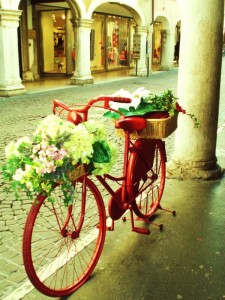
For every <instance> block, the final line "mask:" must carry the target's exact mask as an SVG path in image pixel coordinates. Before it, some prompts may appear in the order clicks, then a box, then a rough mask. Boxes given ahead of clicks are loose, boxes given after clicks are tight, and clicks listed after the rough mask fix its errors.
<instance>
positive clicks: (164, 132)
mask: <svg viewBox="0 0 225 300" xmlns="http://www.w3.org/2000/svg"><path fill="white" fill-rule="evenodd" d="M146 121H147V126H146V128H145V129H143V130H141V131H134V132H132V133H131V135H130V138H131V139H138V138H144V139H163V138H166V137H168V136H169V135H170V134H171V133H173V132H174V131H175V130H176V128H177V116H172V117H169V118H165V119H146ZM116 134H117V136H119V137H123V136H124V131H123V129H116Z"/></svg>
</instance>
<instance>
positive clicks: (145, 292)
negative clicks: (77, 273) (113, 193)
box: [0, 58, 225, 300]
mask: <svg viewBox="0 0 225 300" xmlns="http://www.w3.org/2000/svg"><path fill="white" fill-rule="evenodd" d="M177 75H178V70H177V69H174V70H172V71H170V72H159V73H154V74H153V75H152V76H151V77H150V78H146V77H143V78H136V77H130V78H128V79H127V78H126V79H120V80H119V81H113V82H110V83H107V82H105V83H97V84H94V85H87V86H71V87H67V88H65V89H64V88H63V89H57V88H56V89H55V90H54V91H52V90H51V91H44V92H40V93H38V92H35V93H32V92H29V93H28V94H27V95H23V96H17V97H11V98H0V120H1V127H0V163H1V164H2V163H3V162H4V148H5V146H6V145H7V144H8V143H9V142H10V141H11V140H16V139H18V138H20V137H22V136H25V135H31V134H32V132H33V130H34V129H35V128H36V125H37V124H38V123H39V121H40V120H41V119H42V118H44V117H45V116H46V115H48V114H51V107H52V99H54V98H56V99H59V100H61V101H63V102H65V103H67V104H72V103H74V102H79V103H85V102H86V101H87V100H89V99H91V98H92V97H96V96H98V95H101V94H112V93H113V92H115V91H116V90H119V89H120V88H125V89H127V90H129V91H134V90H135V89H137V88H138V87H141V86H143V87H145V88H147V89H149V90H150V91H152V92H155V93H159V92H161V91H162V90H166V89H170V90H173V91H174V92H176V88H177ZM221 84H222V85H221V100H220V101H221V104H220V114H219V123H218V144H217V158H218V163H219V164H220V165H221V166H222V167H223V168H225V58H223V71H222V80H221ZM96 114H97V117H98V118H99V117H100V111H97V112H96ZM95 116H96V115H95ZM105 124H106V126H107V128H108V130H109V133H110V136H111V137H112V138H113V139H114V140H117V142H118V144H119V145H120V144H121V143H120V141H119V139H118V138H117V137H116V136H115V134H114V129H113V126H112V124H110V123H109V122H105ZM166 142H167V152H168V159H170V155H171V153H172V151H173V135H172V136H171V137H169V138H168V139H167V141H166ZM120 163H121V161H119V162H118V165H117V168H118V169H119V164H120ZM167 186H168V188H166V190H165V195H166V196H167V197H168V198H169V199H170V200H169V202H168V204H169V205H171V206H175V207H176V209H177V210H179V214H178V216H177V217H176V218H173V217H171V216H170V215H165V214H164V215H163V221H165V224H166V225H167V226H168V229H165V232H162V233H161V232H160V233H159V232H158V231H157V229H155V228H153V229H152V233H151V235H150V236H143V235H137V234H134V233H131V231H130V227H129V225H126V226H127V229H126V230H125V229H124V225H123V224H122V225H121V224H119V225H118V228H116V230H115V232H113V233H107V239H106V245H105V248H104V251H103V256H102V258H101V260H100V262H99V264H98V265H97V268H96V271H95V272H94V274H93V278H91V280H90V281H88V282H87V283H86V284H85V285H84V286H83V287H82V288H81V289H80V290H78V291H77V292H76V293H74V295H71V296H70V297H69V299H79V300H82V299H89V300H95V299H96V300H97V299H98V300H106V299H107V300H111V299H112V300H116V299H117V300H122V299H126V300H127V299H131V300H137V299H140V300H141V299H146V300H149V299H153V300H162V299H169V300H170V299H188V300H191V299H193V300H205V299H212V300H219V299H225V282H224V279H225V271H224V270H225V264H224V261H225V240H224V215H225V204H224V200H223V201H222V197H223V199H224V192H225V178H223V179H221V180H216V181H210V182H189V181H188V182H186V181H180V182H179V181H178V180H168V184H167ZM3 189H4V184H3V182H2V179H1V178H0V299H4V300H10V299H11V300H19V299H25V300H30V299H38V300H39V299H50V298H49V297H46V296H43V295H41V294H40V293H39V292H37V291H36V290H34V289H33V286H32V285H31V284H30V283H29V281H28V279H27V276H26V273H25V271H24V267H23V262H22V255H21V241H22V235H23V227H24V223H25V219H26V216H27V213H28V211H29V209H30V205H31V202H30V201H23V202H17V201H15V200H14V199H13V196H12V195H10V194H9V195H6V194H5V192H4V191H3ZM174 189H176V191H177V192H176V193H175V195H174ZM178 189H180V190H178ZM178 197H179V198H178ZM196 197H197V199H196ZM201 212H202V214H201ZM187 219H188V220H187ZM118 223H119V222H118ZM193 224H196V227H195V226H193ZM203 225H204V226H203ZM124 232H126V233H124ZM188 232H189V233H188ZM125 234H126V236H125ZM186 235H187V236H188V239H187V240H185V239H183V238H184V237H185V236H186ZM182 239H183V240H182ZM145 247H146V248H145ZM176 251H178V252H177V253H176ZM207 251H208V252H207ZM210 251H211V252H210ZM171 253H172V257H170V254H171ZM125 255H127V256H128V257H126V258H125V257H124V256H125ZM195 255H196V257H195ZM201 256H203V258H202V260H201ZM160 257H161V258H162V257H163V259H165V260H166V262H165V264H162V261H160V259H161V258H160ZM184 258H186V261H185V262H184ZM195 258H196V264H195ZM138 266H139V267H138ZM146 268H147V270H146ZM185 268H186V269H185ZM157 270H159V271H157ZM160 270H161V271H162V272H161V273H160ZM178 270H179V272H178ZM135 274H136V277H135V276H134V275H135ZM173 276H174V277H173ZM188 278H189V279H190V280H189V279H188ZM198 280H199V284H198ZM191 285H192V286H191ZM195 295H196V298H195ZM199 295H202V297H200V296H199Z"/></svg>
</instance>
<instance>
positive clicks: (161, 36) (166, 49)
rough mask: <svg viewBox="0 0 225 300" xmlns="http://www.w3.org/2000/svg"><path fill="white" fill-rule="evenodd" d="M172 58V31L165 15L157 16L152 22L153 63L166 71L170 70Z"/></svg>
mask: <svg viewBox="0 0 225 300" xmlns="http://www.w3.org/2000/svg"><path fill="white" fill-rule="evenodd" d="M154 57H155V58H154ZM173 58H174V29H173V30H172V28H171V23H170V22H169V19H168V18H167V17H166V16H165V15H158V16H156V18H155V21H154V31H153V63H156V64H158V65H159V69H160V70H163V71H166V70H169V69H171V68H172V65H173Z"/></svg>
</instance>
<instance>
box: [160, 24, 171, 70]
mask: <svg viewBox="0 0 225 300" xmlns="http://www.w3.org/2000/svg"><path fill="white" fill-rule="evenodd" d="M161 37H162V45H161V47H162V49H161V51H162V59H161V66H160V71H169V70H171V69H172V66H173V55H174V34H173V33H171V32H170V30H164V29H163V30H161Z"/></svg>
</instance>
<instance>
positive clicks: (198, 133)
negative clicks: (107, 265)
mask: <svg viewBox="0 0 225 300" xmlns="http://www.w3.org/2000/svg"><path fill="white" fill-rule="evenodd" d="M181 6H182V13H183V16H182V20H181V22H182V26H181V44H180V64H179V76H178V97H179V99H180V101H179V103H180V104H181V106H182V107H183V108H184V109H186V110H187V112H189V113H193V114H195V115H196V117H197V118H198V120H199V122H200V126H199V128H194V127H193V123H192V121H191V120H190V118H188V116H185V115H182V116H180V117H179V119H178V129H177V131H176V133H175V148H174V153H173V155H172V160H171V162H169V164H168V176H169V177H173V178H188V179H195V178H198V179H211V178H217V177H219V176H220V175H221V168H220V167H219V166H218V165H217V159H216V154H215V152H216V139H217V123H218V111H219V93H220V77H221V60H222V58H221V48H222V37H223V13H224V1H223V0H215V1H211V0H205V1H204V5H202V2H200V1H196V0H183V1H181ZM199 12H201V13H199Z"/></svg>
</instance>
